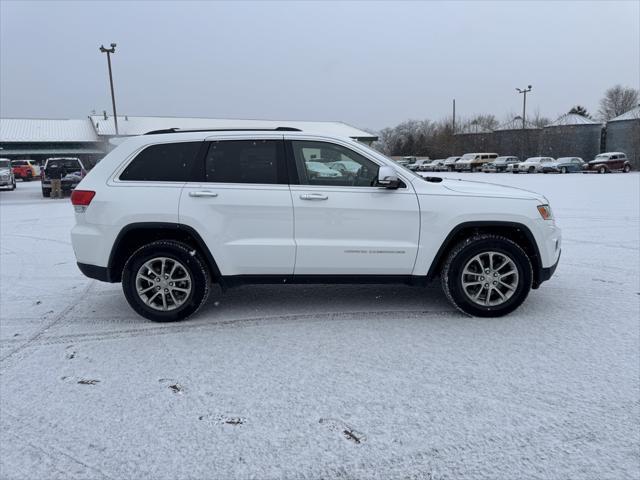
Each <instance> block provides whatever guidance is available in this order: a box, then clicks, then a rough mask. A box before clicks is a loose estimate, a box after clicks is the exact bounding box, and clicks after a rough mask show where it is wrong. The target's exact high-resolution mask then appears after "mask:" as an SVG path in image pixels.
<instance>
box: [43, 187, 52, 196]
mask: <svg viewBox="0 0 640 480" xmlns="http://www.w3.org/2000/svg"><path fill="white" fill-rule="evenodd" d="M42 196H43V197H50V196H51V189H49V188H46V189H45V188H43V189H42Z"/></svg>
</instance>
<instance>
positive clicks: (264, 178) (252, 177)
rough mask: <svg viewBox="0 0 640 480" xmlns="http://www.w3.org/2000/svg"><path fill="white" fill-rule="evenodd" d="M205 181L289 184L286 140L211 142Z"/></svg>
mask: <svg viewBox="0 0 640 480" xmlns="http://www.w3.org/2000/svg"><path fill="white" fill-rule="evenodd" d="M205 181H207V182H217V183H266V184H276V183H283V184H286V183H288V181H287V174H286V164H285V161H284V142H283V141H282V140H220V141H217V142H211V144H210V145H209V151H208V152H207V157H206V160H205Z"/></svg>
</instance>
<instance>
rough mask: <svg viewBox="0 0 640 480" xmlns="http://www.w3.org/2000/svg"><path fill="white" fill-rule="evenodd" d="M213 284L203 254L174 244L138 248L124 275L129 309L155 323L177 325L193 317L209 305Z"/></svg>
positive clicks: (128, 262) (123, 280) (160, 242)
mask: <svg viewBox="0 0 640 480" xmlns="http://www.w3.org/2000/svg"><path fill="white" fill-rule="evenodd" d="M210 284H211V279H210V275H209V271H208V269H207V267H206V263H205V262H204V260H203V259H202V258H201V256H200V254H199V253H198V252H197V251H196V250H195V249H194V248H192V247H190V246H188V245H186V244H184V243H181V242H177V241H174V240H159V241H156V242H153V243H149V244H147V245H145V246H143V247H141V248H139V249H138V250H136V251H135V252H134V253H133V254H132V255H131V257H129V259H128V260H127V262H126V263H125V265H124V269H123V272H122V289H123V291H124V295H125V297H126V298H127V301H128V302H129V305H131V308H133V309H134V310H135V311H136V312H137V313H138V314H140V315H142V316H143V317H145V318H148V319H149V320H153V321H155V322H175V321H178V320H184V319H186V318H187V317H189V316H190V315H193V314H194V313H195V312H196V311H197V310H198V309H199V308H200V307H201V306H202V305H203V304H204V303H205V302H206V300H207V297H208V296H209V290H210V288H209V286H210Z"/></svg>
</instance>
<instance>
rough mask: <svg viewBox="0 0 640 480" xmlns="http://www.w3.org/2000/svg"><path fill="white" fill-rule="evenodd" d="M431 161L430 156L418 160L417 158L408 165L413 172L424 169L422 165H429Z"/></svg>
mask: <svg viewBox="0 0 640 480" xmlns="http://www.w3.org/2000/svg"><path fill="white" fill-rule="evenodd" d="M429 162H431V159H430V158H429V157H427V158H420V159H418V160H416V161H415V162H413V163H410V164H409V165H407V168H408V169H409V170H411V171H412V172H417V171H420V170H422V167H423V166H424V165H427V164H428V163H429Z"/></svg>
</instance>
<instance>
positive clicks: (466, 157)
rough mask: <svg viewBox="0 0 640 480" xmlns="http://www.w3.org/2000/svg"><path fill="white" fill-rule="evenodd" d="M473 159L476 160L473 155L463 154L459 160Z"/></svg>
mask: <svg viewBox="0 0 640 480" xmlns="http://www.w3.org/2000/svg"><path fill="white" fill-rule="evenodd" d="M474 158H476V154H475V153H465V154H464V155H462V157H460V160H473V159H474Z"/></svg>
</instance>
